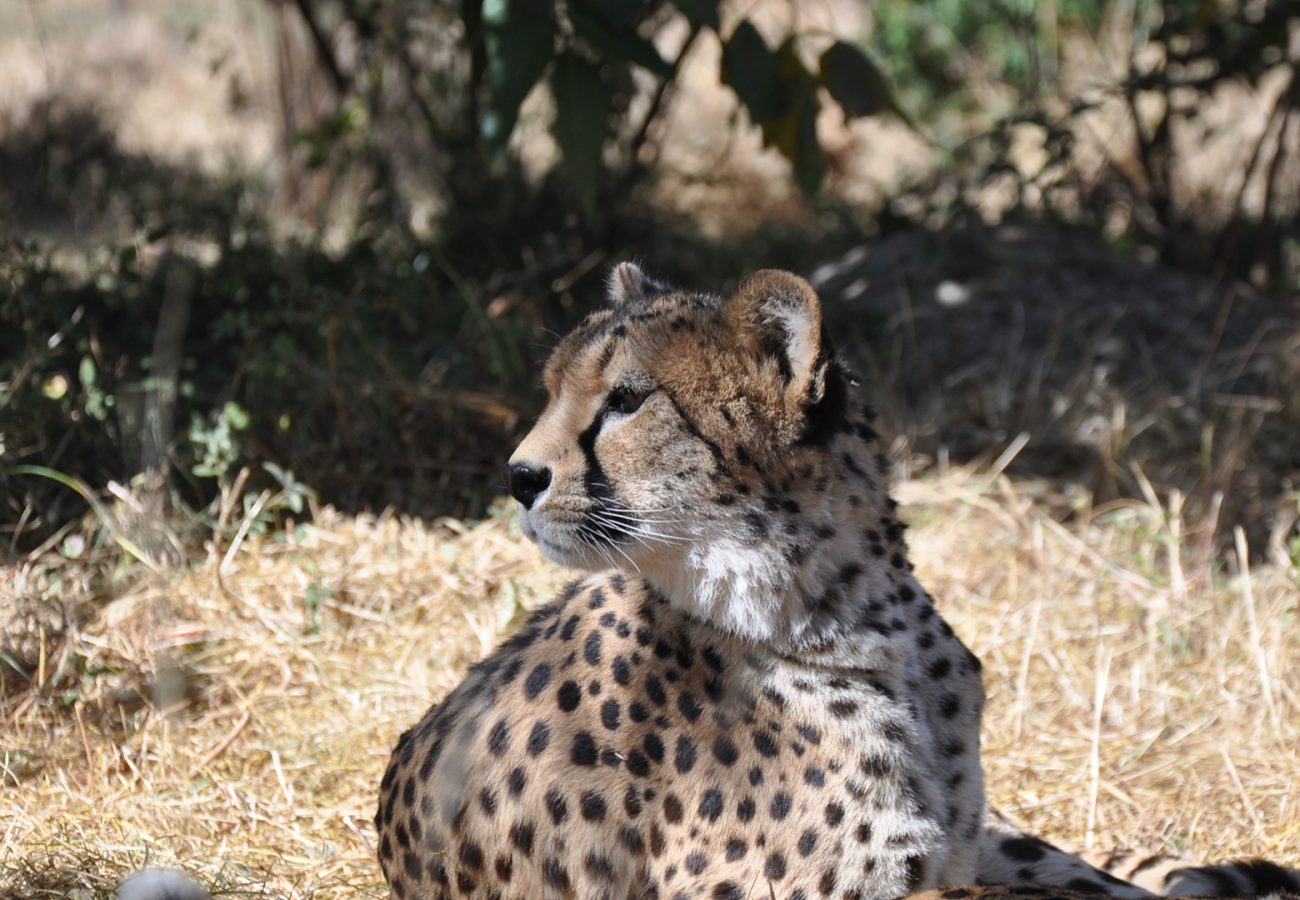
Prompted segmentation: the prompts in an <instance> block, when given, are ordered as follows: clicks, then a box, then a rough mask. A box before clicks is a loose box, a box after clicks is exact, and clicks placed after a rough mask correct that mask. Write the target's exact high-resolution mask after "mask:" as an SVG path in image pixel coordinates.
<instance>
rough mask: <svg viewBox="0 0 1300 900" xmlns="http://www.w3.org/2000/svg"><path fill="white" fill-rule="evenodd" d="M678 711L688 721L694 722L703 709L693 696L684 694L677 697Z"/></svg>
mask: <svg viewBox="0 0 1300 900" xmlns="http://www.w3.org/2000/svg"><path fill="white" fill-rule="evenodd" d="M677 711H678V712H679V713H681V714H682V715H683V716H685V717H686V721H688V722H694V721H695V720H696V719H698V718H699V717H700V713H701V712H703V709H702V708H701V707H700V702H699V701H698V700H696V699H695V697H694V696H693V695H692V694H687V693H682V694H679V695H678V696H677Z"/></svg>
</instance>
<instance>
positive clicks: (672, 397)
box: [662, 388, 731, 478]
mask: <svg viewBox="0 0 1300 900" xmlns="http://www.w3.org/2000/svg"><path fill="white" fill-rule="evenodd" d="M662 390H663V392H664V396H666V397H667V398H668V402H669V403H671V404H672V405H673V410H674V411H675V412H676V413H677V417H678V418H679V419H681V420H682V425H684V426H685V427H686V431H687V432H688V433H689V434H690V435H691V437H693V438H695V439H696V440H698V441H699V442H700V443H702V444H703V445H704V446H705V447H707V448H709V453H710V454H711V455H712V456H713V464H714V467H715V468H716V469H717V471H718V474H719V475H721V476H723V477H724V478H726V477H730V475H731V468H730V467H729V466H728V465H727V460H726V457H725V456H724V455H723V453H722V448H721V447H719V446H718V444H717V442H716V441H714V440H713V439H712V438H707V437H705V436H704V433H703V432H702V431H700V429H699V428H698V427H697V426H696V425H695V423H694V422H692V421H691V417H690V416H688V415H686V410H684V409H682V405H681V403H679V402H678V401H677V395H676V394H674V393H673V392H672V391H670V390H668V389H667V388H663V389H662Z"/></svg>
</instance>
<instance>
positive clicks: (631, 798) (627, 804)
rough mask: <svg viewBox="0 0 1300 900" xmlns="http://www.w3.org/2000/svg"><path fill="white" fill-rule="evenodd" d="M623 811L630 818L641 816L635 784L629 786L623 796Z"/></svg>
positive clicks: (639, 796) (639, 799) (639, 798)
mask: <svg viewBox="0 0 1300 900" xmlns="http://www.w3.org/2000/svg"><path fill="white" fill-rule="evenodd" d="M623 810H624V812H626V813H627V814H628V815H629V816H631V817H632V818H636V817H637V816H639V815H641V795H640V794H639V793H638V792H637V789H636V785H635V784H629V785H628V786H627V792H626V793H624V794H623Z"/></svg>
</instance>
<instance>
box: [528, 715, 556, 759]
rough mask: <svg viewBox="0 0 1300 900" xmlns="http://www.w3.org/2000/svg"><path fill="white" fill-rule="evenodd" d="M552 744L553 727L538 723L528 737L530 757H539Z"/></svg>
mask: <svg viewBox="0 0 1300 900" xmlns="http://www.w3.org/2000/svg"><path fill="white" fill-rule="evenodd" d="M550 743H551V726H549V725H547V724H546V723H545V722H538V723H537V724H536V725H534V726H533V730H532V731H531V732H530V733H529V735H528V755H529V756H537V755H538V754H540V753H541V752H542V751H543V750H545V749H546V747H547V746H548V745H549V744H550Z"/></svg>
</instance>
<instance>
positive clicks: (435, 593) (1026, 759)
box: [0, 469, 1300, 897]
mask: <svg viewBox="0 0 1300 900" xmlns="http://www.w3.org/2000/svg"><path fill="white" fill-rule="evenodd" d="M896 493H897V496H898V498H899V500H900V501H901V502H902V508H903V513H904V516H905V518H906V519H908V520H909V521H910V522H911V523H912V526H913V527H912V530H911V531H910V532H909V534H910V540H911V545H912V550H913V554H912V555H913V559H914V561H915V562H916V565H917V569H918V575H919V577H920V578H921V580H922V582H923V583H924V584H925V585H926V586H927V587H928V588H929V589H930V591H931V593H933V594H934V596H935V597H936V600H937V602H938V603H939V604H940V606H941V608H942V609H943V611H944V615H945V616H946V617H948V618H949V620H950V621H951V622H952V623H953V625H954V627H955V628H956V629H957V630H958V632H959V633H960V634H961V636H962V637H963V638H964V639H965V640H966V642H967V643H968V644H969V645H970V646H971V647H972V649H974V650H975V652H976V653H978V654H979V655H980V656H981V657H982V658H983V659H984V661H985V672H986V676H985V677H986V683H987V687H988V692H989V704H988V709H987V712H986V717H985V729H984V760H985V766H986V770H987V772H988V782H989V792H990V797H991V800H992V801H993V802H994V803H995V804H997V805H998V806H1000V807H1002V808H1003V809H1004V810H1005V811H1007V812H1008V813H1010V814H1012V815H1014V816H1015V817H1017V818H1018V819H1020V820H1022V821H1023V822H1025V823H1026V824H1028V825H1030V826H1031V827H1032V828H1034V829H1035V830H1036V831H1037V832H1038V833H1041V834H1043V835H1044V836H1047V837H1050V838H1054V839H1061V840H1064V841H1067V842H1072V843H1074V844H1077V845H1080V846H1089V845H1090V846H1098V847H1111V846H1127V847H1134V846H1140V847H1144V848H1150V849H1153V850H1166V851H1176V852H1188V853H1191V854H1193V855H1195V856H1203V857H1212V858H1220V857H1225V856H1230V855H1236V854H1245V853H1250V854H1255V853H1258V854H1261V855H1266V856H1270V857H1273V858H1275V859H1276V860H1277V861H1279V862H1283V863H1287V864H1290V865H1296V864H1298V863H1300V856H1298V855H1297V850H1296V848H1297V847H1300V816H1297V814H1296V811H1297V809H1300V783H1297V782H1296V780H1295V778H1294V773H1295V771H1296V767H1297V764H1298V762H1300V761H1298V760H1297V751H1296V749H1295V748H1296V747H1298V746H1300V672H1297V670H1296V669H1295V667H1294V666H1290V665H1288V664H1287V661H1288V660H1291V659H1295V658H1296V654H1297V653H1300V629H1296V628H1295V627H1294V623H1295V621H1296V616H1297V614H1298V613H1300V609H1298V607H1300V589H1298V587H1297V585H1298V584H1300V573H1297V571H1296V570H1295V568H1293V567H1291V565H1290V564H1289V563H1286V562H1278V563H1257V564H1256V565H1255V566H1254V567H1253V568H1252V570H1251V572H1250V574H1249V576H1248V577H1234V576H1229V575H1227V574H1225V572H1224V571H1222V569H1221V566H1220V564H1219V563H1217V562H1214V561H1213V557H1212V556H1211V557H1207V556H1206V554H1205V553H1204V552H1203V544H1202V541H1201V536H1200V535H1199V533H1198V532H1197V530H1196V528H1195V527H1194V523H1188V522H1184V521H1182V520H1181V517H1180V515H1179V514H1178V512H1177V511H1176V510H1173V509H1170V508H1168V507H1167V506H1166V507H1165V508H1161V507H1159V506H1156V505H1154V504H1144V503H1138V502H1127V503H1119V504H1110V505H1108V506H1107V507H1104V508H1098V509H1091V508H1082V509H1080V510H1078V511H1077V512H1076V513H1075V514H1074V516H1073V517H1072V519H1071V520H1070V521H1069V522H1067V523H1064V524H1062V523H1061V522H1059V521H1058V518H1057V517H1053V516H1049V515H1048V514H1047V513H1046V512H1045V511H1044V509H1043V507H1042V506H1040V505H1039V502H1038V500H1037V499H1036V497H1035V496H1034V495H1033V493H1032V492H1031V491H1029V490H1022V489H1021V488H1019V487H1017V485H1016V484H1014V483H1012V482H1011V481H1009V480H1007V479H1006V478H1005V476H999V475H997V474H996V471H990V470H988V469H984V470H979V471H973V470H964V469H963V470H955V469H954V470H949V471H946V472H936V473H934V474H932V475H931V476H928V477H926V478H924V479H921V480H910V481H906V482H904V483H903V484H902V485H901V486H900V487H899V488H898V490H897V491H896ZM1175 548H1179V549H1180V550H1181V552H1177V553H1176V552H1174V550H1175ZM228 549H229V548H225V547H220V548H212V553H211V555H210V557H209V558H208V559H207V560H202V561H198V562H196V563H194V564H193V565H192V566H190V567H187V568H183V567H178V568H176V569H174V570H170V571H168V572H166V573H165V574H163V575H153V574H149V573H147V572H144V571H143V569H142V567H141V566H139V565H136V566H134V567H129V568H128V567H121V568H120V569H119V571H118V572H117V574H116V575H114V576H112V577H111V578H109V579H108V580H107V581H106V582H104V583H100V584H99V585H98V587H97V590H98V592H99V593H98V596H99V605H98V606H97V612H96V614H94V615H93V616H91V617H90V618H89V619H88V620H87V621H86V622H85V623H84V624H83V625H80V626H77V627H75V628H74V629H73V631H72V633H71V634H72V637H71V638H70V639H66V640H63V641H59V640H56V637H55V635H56V634H57V631H55V632H47V634H49V637H48V639H47V652H46V653H45V656H44V661H43V663H42V662H40V659H39V653H38V660H37V663H38V665H37V666H36V667H35V670H36V675H37V679H36V680H37V684H36V686H35V689H33V688H32V687H30V686H25V685H21V684H18V683H17V682H16V681H15V680H14V679H13V678H12V676H10V677H9V679H8V681H7V682H6V685H5V687H6V691H5V696H6V699H5V700H4V701H3V706H0V718H2V719H3V722H4V726H5V727H4V728H3V729H0V762H2V763H3V766H2V767H0V778H2V779H3V780H2V782H0V806H3V808H4V809H5V810H6V828H5V830H4V832H3V834H2V835H0V860H3V862H2V863H0V894H4V895H5V896H12V897H43V896H51V895H61V894H63V893H65V892H66V891H68V890H71V889H73V888H82V889H84V893H83V894H81V896H84V897H98V896H106V895H107V893H108V891H109V890H111V888H112V887H113V886H114V885H115V884H116V882H117V879H119V878H120V877H121V875H122V873H124V872H126V871H129V870H131V869H133V868H135V867H137V866H139V865H141V864H142V863H144V862H146V861H150V862H158V863H170V864H176V865H181V866H183V867H185V868H187V869H188V870H189V871H191V872H193V873H194V874H195V875H196V876H197V877H198V878H199V879H200V880H201V881H203V882H204V883H205V884H208V885H210V886H213V887H217V888H224V889H227V890H239V891H241V892H246V895H252V896H272V897H278V896H285V897H302V896H313V897H334V896H339V897H342V896H383V890H382V882H381V878H380V874H379V869H378V866H377V865H376V863H375V857H374V846H373V845H374V833H373V829H372V826H371V824H370V819H371V816H372V814H373V810H374V801H375V796H376V791H377V786H378V783H379V780H380V777H381V775H382V773H383V767H384V764H385V762H386V760H387V758H388V754H389V751H390V750H391V748H392V744H393V742H394V741H395V739H396V737H397V735H398V733H399V732H400V731H401V730H402V729H404V728H406V727H408V726H409V725H410V724H411V723H413V722H414V721H415V720H416V719H417V718H418V717H419V716H420V715H421V714H422V713H423V711H424V709H425V708H426V707H427V706H428V704H429V703H430V702H431V701H432V700H435V699H437V698H438V697H440V696H442V695H443V694H444V693H445V692H446V691H447V690H449V689H450V688H451V687H452V686H453V685H454V684H455V683H456V682H457V681H458V680H459V678H460V677H461V674H462V673H463V672H464V670H465V668H466V667H467V666H468V665H469V664H470V663H471V662H473V661H474V660H475V659H478V658H479V657H481V656H482V655H484V654H485V653H486V652H487V651H488V649H489V648H490V647H491V646H493V645H494V644H495V643H496V642H497V641H498V640H500V639H501V638H502V637H503V636H504V635H506V634H508V633H510V631H511V629H512V628H513V627H514V626H515V625H516V624H517V622H518V620H519V619H520V617H521V615H522V613H523V612H524V611H525V610H527V609H530V608H532V607H535V606H536V605H538V604H540V603H542V602H545V600H546V599H548V598H549V596H550V594H551V592H552V591H553V590H554V589H555V588H556V587H558V586H559V585H560V584H561V583H562V582H563V581H564V580H565V579H566V577H567V574H568V573H565V572H563V571H561V570H558V569H556V568H554V567H552V566H550V565H549V564H546V563H544V562H543V561H542V560H541V558H540V556H539V555H538V553H537V551H536V550H535V549H534V548H533V547H532V546H531V545H530V544H528V543H527V542H526V541H525V540H524V539H523V538H522V536H521V535H519V534H518V532H517V528H516V526H515V524H514V523H513V521H512V519H511V518H510V517H509V516H505V515H502V516H497V517H493V518H490V519H488V520H486V521H484V522H482V523H479V524H475V525H469V524H466V523H462V522H459V521H442V522H437V523H432V524H429V523H423V522H420V521H417V520H407V519H400V518H396V517H392V516H381V517H378V518H370V517H358V518H348V517H344V516H341V515H339V514H337V513H334V512H333V511H331V510H329V509H323V510H320V511H319V513H318V515H317V517H316V519H315V521H314V522H313V523H311V524H307V525H302V526H298V527H296V528H294V529H291V531H290V532H289V534H287V535H285V536H282V537H266V538H259V537H256V536H251V537H248V538H246V539H245V540H244V541H243V542H242V543H241V544H240V545H238V546H237V547H236V548H235V549H234V551H233V552H228ZM85 552H86V553H90V552H92V549H91V548H88V549H87V550H86V551H85ZM223 558H224V559H225V562H224V563H223V561H222V560H223ZM1207 559H1209V560H1210V561H1209V562H1207V561H1206V560H1207ZM81 571H84V568H83V567H81V566H80V565H79V564H77V563H76V562H72V561H66V562H65V563H64V565H63V566H62V567H51V565H50V563H49V562H48V561H47V562H46V563H44V564H41V565H30V566H18V567H12V568H10V569H6V570H4V572H3V574H0V578H2V579H3V581H0V593H3V594H9V595H22V596H26V597H30V596H33V595H34V594H35V593H37V592H39V591H41V590H47V591H51V592H53V591H55V590H56V589H58V588H61V589H62V596H64V597H65V598H66V597H71V596H75V595H76V594H77V592H78V590H79V588H81V587H84V585H81V584H79V582H78V581H77V573H78V572H81ZM56 578H59V579H61V582H60V583H59V584H58V585H56V584H55V582H54V581H53V579H56ZM5 600H6V602H8V598H5ZM38 634H39V629H38ZM38 644H39V641H38ZM38 649H39V648H38ZM42 681H43V683H44V684H45V687H44V688H43V689H42V688H41V687H40V684H41V683H42Z"/></svg>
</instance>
